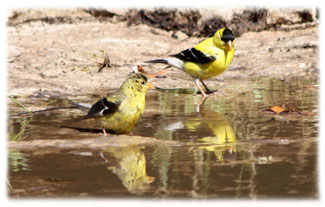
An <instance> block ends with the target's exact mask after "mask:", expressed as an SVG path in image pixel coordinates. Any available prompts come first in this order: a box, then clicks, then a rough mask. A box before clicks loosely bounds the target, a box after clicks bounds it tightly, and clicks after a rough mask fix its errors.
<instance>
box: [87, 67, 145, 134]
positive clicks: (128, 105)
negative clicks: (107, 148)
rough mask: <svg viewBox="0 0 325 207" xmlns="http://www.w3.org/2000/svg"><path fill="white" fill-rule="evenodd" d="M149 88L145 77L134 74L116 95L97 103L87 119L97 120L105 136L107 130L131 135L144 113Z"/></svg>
mask: <svg viewBox="0 0 325 207" xmlns="http://www.w3.org/2000/svg"><path fill="white" fill-rule="evenodd" d="M149 87H150V84H148V82H147V77H146V76H145V75H143V74H141V73H133V74H131V75H130V76H129V77H128V78H127V79H126V80H125V81H124V82H123V84H122V85H121V87H120V88H119V89H118V90H117V91H116V92H115V93H112V94H109V95H108V96H107V97H106V98H103V99H101V100H99V101H98V102H96V103H95V104H94V105H93V106H92V107H91V109H90V110H89V112H88V115H87V116H86V117H85V118H95V119H96V120H97V121H98V122H99V124H100V125H101V126H102V128H103V132H104V134H105V135H106V130H105V129H107V130H108V131H110V132H112V133H117V134H122V133H129V132H131V131H132V129H133V128H134V126H135V124H136V123H137V121H138V119H139V118H140V116H141V115H142V113H143V110H144V107H145V102H146V100H145V97H146V92H147V89H148V88H149Z"/></svg>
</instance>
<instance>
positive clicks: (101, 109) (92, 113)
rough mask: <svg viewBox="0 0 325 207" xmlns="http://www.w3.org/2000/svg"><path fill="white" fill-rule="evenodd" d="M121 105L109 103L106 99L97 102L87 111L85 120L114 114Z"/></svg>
mask: <svg viewBox="0 0 325 207" xmlns="http://www.w3.org/2000/svg"><path fill="white" fill-rule="evenodd" d="M120 105H121V102H111V101H108V100H107V99H106V98H103V99H102V100H99V101H97V102H96V103H95V104H94V105H93V106H92V107H91V109H90V110H89V112H88V114H87V116H86V117H85V118H94V117H98V116H104V115H106V114H112V113H114V112H116V111H117V110H118V108H119V106H120Z"/></svg>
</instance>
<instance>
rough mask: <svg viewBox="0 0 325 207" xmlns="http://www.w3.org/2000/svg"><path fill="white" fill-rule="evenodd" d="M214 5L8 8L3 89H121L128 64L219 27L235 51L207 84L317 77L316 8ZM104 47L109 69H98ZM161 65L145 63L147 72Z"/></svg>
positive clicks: (166, 82) (174, 81) (172, 73)
mask: <svg viewBox="0 0 325 207" xmlns="http://www.w3.org/2000/svg"><path fill="white" fill-rule="evenodd" d="M167 11H168V12H167ZM213 11H214V10H213V9H212V10H211V11H210V13H209V12H203V13H202V10H175V9H174V10H173V9H171V10H166V9H160V10H156V11H155V12H153V11H152V10H139V9H138V10H123V11H115V10H114V11H108V10H94V9H74V10H56V9H47V10H19V11H18V10H17V11H11V12H10V16H9V17H8V27H7V44H8V59H7V62H8V64H7V71H8V79H9V81H8V95H22V96H28V95H32V94H35V93H36V92H38V91H40V90H41V91H44V90H48V91H51V92H52V93H58V94H73V95H85V94H94V93H95V94H105V92H107V90H108V89H114V88H117V87H119V85H120V84H121V82H122V81H123V80H124V79H125V76H126V75H127V74H128V73H129V72H130V67H131V65H132V64H141V63H142V62H143V61H145V60H149V59H152V58H158V57H164V56H167V55H169V54H173V53H176V52H179V51H181V50H183V49H186V48H188V47H190V46H193V45H194V44H196V43H198V42H200V41H201V40H203V39H204V38H205V36H209V35H211V34H213V33H211V32H212V31H215V28H217V27H220V26H228V27H230V28H233V29H234V31H235V32H236V34H237V35H238V37H237V40H236V54H235V58H234V61H233V63H232V64H231V67H230V69H229V70H227V71H226V72H224V73H223V74H222V75H220V76H218V77H216V78H212V79H210V80H209V81H207V84H208V85H212V86H213V87H214V86H216V87H220V86H222V85H231V81H229V80H233V79H249V78H258V77H265V76H269V77H277V78H283V79H285V78H286V77H287V76H295V75H298V76H306V75H308V77H314V78H315V77H317V74H318V68H319V66H318V65H319V57H318V44H319V41H318V28H317V24H318V23H317V21H318V20H317V15H318V14H317V11H316V10H315V9H300V10H299V9H297V10H292V11H289V12H288V11H286V12H287V13H286V12H284V10H283V9H282V10H281V9H278V10H276V9H272V10H270V9H256V8H255V9H254V8H253V9H250V10H249V9H241V10H240V9H237V10H231V11H232V12H224V13H222V14H228V15H223V16H224V18H223V16H222V17H221V15H222V14H215V13H213ZM203 14H204V15H203ZM215 16H219V19H218V18H214V17H215ZM167 17H169V19H168V18H167ZM158 20H159V21H158ZM289 20H290V21H289ZM177 22H178V23H177ZM186 22H187V23H186ZM102 51H105V52H106V53H107V55H108V57H109V60H110V63H111V67H106V68H104V69H103V70H102V71H101V72H98V65H97V63H98V62H103V53H102ZM96 62H97V63H96ZM161 68H162V66H155V67H152V66H145V69H146V70H148V71H152V72H157V71H158V70H159V69H161ZM190 80H191V78H189V77H188V76H187V75H186V74H184V73H182V72H181V71H178V70H176V69H169V72H168V73H167V77H166V78H164V79H152V80H151V81H152V82H153V84H155V85H157V86H161V87H193V83H192V81H190Z"/></svg>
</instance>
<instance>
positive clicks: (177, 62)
mask: <svg viewBox="0 0 325 207" xmlns="http://www.w3.org/2000/svg"><path fill="white" fill-rule="evenodd" d="M145 63H163V64H167V65H170V66H173V67H175V68H178V69H183V65H184V62H183V61H182V60H180V59H178V58H174V57H170V58H162V59H154V60H148V61H145Z"/></svg>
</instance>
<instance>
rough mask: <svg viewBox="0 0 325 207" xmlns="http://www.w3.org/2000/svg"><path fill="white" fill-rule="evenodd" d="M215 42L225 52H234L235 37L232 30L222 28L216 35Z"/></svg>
mask: <svg viewBox="0 0 325 207" xmlns="http://www.w3.org/2000/svg"><path fill="white" fill-rule="evenodd" d="M213 42H214V44H216V46H217V47H219V48H221V49H223V50H226V51H232V50H233V49H234V47H235V35H234V33H233V32H232V31H231V30H230V29H228V28H222V29H219V30H218V31H217V32H216V33H215V34H214V36H213Z"/></svg>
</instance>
